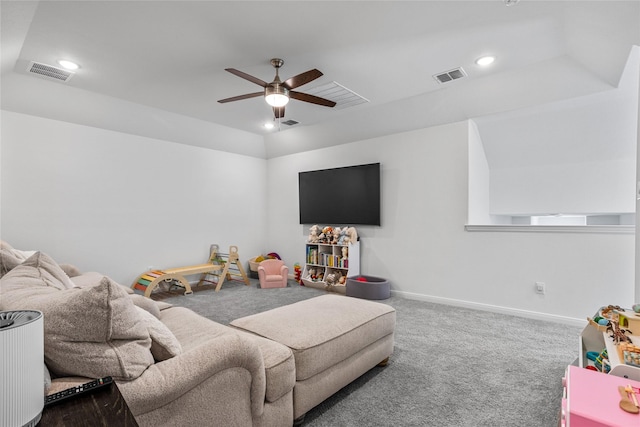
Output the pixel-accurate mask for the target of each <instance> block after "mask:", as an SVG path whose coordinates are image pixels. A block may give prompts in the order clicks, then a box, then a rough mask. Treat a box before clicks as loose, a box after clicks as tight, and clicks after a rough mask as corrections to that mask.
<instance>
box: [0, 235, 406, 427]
mask: <svg viewBox="0 0 640 427" xmlns="http://www.w3.org/2000/svg"><path fill="white" fill-rule="evenodd" d="M0 275H2V278H1V279H0V311H11V310H20V309H34V310H39V311H42V312H43V313H44V329H45V362H46V366H47V367H48V370H49V371H50V372H51V377H52V378H53V379H52V380H51V386H50V388H49V393H53V392H55V391H59V390H62V389H65V388H68V387H71V386H73V385H76V384H78V383H83V382H86V381H88V380H89V379H90V378H97V377H104V376H112V377H113V378H114V379H115V381H116V383H117V385H118V388H119V389H120V391H121V393H122V395H123V396H124V398H125V400H126V402H127V404H128V405H129V407H130V409H131V411H132V413H133V415H134V416H135V418H136V420H137V422H138V423H139V424H140V425H141V426H147V425H148V426H159V425H162V426H185V425H224V426H265V427H271V426H291V425H292V424H293V423H294V415H295V418H302V417H303V416H304V412H306V411H307V410H309V409H310V408H312V407H313V406H315V405H317V404H318V403H320V402H321V401H322V400H324V399H325V398H326V397H327V396H328V395H331V394H333V393H335V392H336V391H338V390H339V389H340V388H341V387H343V386H344V385H346V384H347V383H348V382H350V381H352V380H353V379H355V377H357V376H359V375H361V374H362V373H364V372H366V371H367V370H369V369H371V368H372V367H373V366H375V365H376V364H377V363H378V362H380V361H382V360H383V359H384V358H385V357H388V356H389V355H390V354H391V352H392V350H393V325H395V311H394V310H393V309H392V308H390V307H388V306H385V307H388V308H383V309H382V310H381V308H380V307H379V306H382V305H381V304H378V303H370V304H375V305H376V306H377V307H375V310H374V312H372V316H371V317H372V319H373V318H377V317H379V316H383V317H385V318H386V321H385V322H386V326H384V328H383V329H384V333H382V334H381V333H380V332H375V333H373V335H372V340H374V341H376V343H373V345H371V346H370V344H372V343H361V342H358V339H356V338H357V337H358V336H359V335H362V334H359V333H358V332H357V331H356V332H352V336H353V337H354V340H355V343H354V345H352V346H351V347H353V350H352V351H348V352H346V353H345V352H344V351H343V353H344V354H342V356H340V357H338V358H336V357H333V358H330V359H326V358H325V357H323V356H322V354H315V355H314V357H312V358H309V357H307V358H306V359H305V358H302V357H299V361H298V362H299V363H305V364H307V366H306V367H305V368H302V367H301V366H300V365H299V363H298V365H297V361H296V359H295V354H298V353H299V352H300V349H296V348H293V349H292V348H290V346H294V347H295V345H297V343H299V342H304V343H305V344H306V345H308V346H310V347H314V348H315V347H318V343H317V342H316V343H314V342H311V341H309V340H304V339H302V340H298V341H295V340H294V341H293V342H289V343H286V342H285V343H280V342H277V340H276V339H272V338H273V337H271V338H270V337H269V334H268V333H262V331H260V330H257V331H256V330H254V329H256V328H253V327H252V324H253V323H255V320H257V319H254V318H245V319H247V320H246V321H243V319H239V321H237V324H236V325H235V327H230V326H225V325H221V324H218V323H216V322H213V321H211V320H208V319H206V318H204V317H202V316H199V315H198V314H196V313H194V312H193V311H191V310H189V309H186V308H183V307H173V306H170V305H169V304H166V303H162V302H155V301H153V300H151V299H149V298H145V297H143V296H141V295H137V294H132V293H131V292H132V291H131V290H130V289H128V288H126V287H124V286H121V285H119V284H116V283H115V282H113V281H112V280H111V279H109V278H108V277H105V276H103V275H101V274H98V273H85V274H80V273H79V271H77V269H75V268H74V267H73V266H70V265H58V264H57V263H56V262H55V261H54V260H53V259H51V258H50V257H48V256H47V255H46V254H43V253H40V252H36V253H25V252H22V251H17V250H15V249H13V248H12V247H11V246H10V245H8V244H7V243H0ZM335 297H337V298H348V297H343V296H335ZM317 298H320V299H322V298H323V297H317ZM354 302H355V301H354ZM305 303H306V304H310V303H309V302H305ZM366 303H369V302H368V301H359V302H357V303H356V305H357V304H360V305H361V308H360V311H362V304H366ZM325 304H326V303H325ZM320 305H322V304H320ZM307 308H308V306H307ZM299 310H300V309H299V308H298V311H296V310H295V309H287V308H286V307H281V308H280V309H277V310H276V311H275V312H273V313H270V312H265V313H264V314H263V316H264V317H262V318H263V319H264V318H267V319H268V318H269V317H271V316H276V317H277V316H281V315H282V313H285V314H286V313H287V312H291V313H292V314H293V315H294V316H297V313H298V312H299ZM306 311H309V310H308V309H307V310H306ZM365 311H366V310H365ZM372 321H373V323H371V322H369V320H367V319H366V318H365V317H362V316H360V319H359V320H357V322H360V323H353V324H354V329H355V328H363V329H360V331H365V332H366V328H367V327H368V328H369V329H371V331H373V330H374V329H375V330H378V329H379V328H378V326H379V325H380V321H376V320H375V319H373V320H372ZM376 322H377V323H376ZM385 322H383V323H385ZM315 323H316V324H317V325H318V327H321V326H322V325H321V323H319V322H315ZM346 324H347V323H342V324H340V328H341V329H344V325H346ZM367 325H368V326H367ZM289 327H291V326H289ZM257 329H260V328H257ZM296 329H298V332H297V334H293V335H294V336H298V337H303V336H305V333H304V332H300V327H299V326H297V327H296ZM371 331H369V332H371ZM369 332H367V334H369ZM376 334H377V335H376ZM285 335H286V334H285ZM314 335H317V334H314ZM325 335H326V333H325ZM335 335H336V337H335V338H339V337H338V335H343V334H342V333H336V334H335ZM374 335H375V336H374ZM378 335H380V336H378ZM325 338H326V337H325ZM344 340H345V338H342V341H337V343H338V345H337V346H336V345H335V343H334V344H327V346H326V347H325V348H326V349H332V348H334V349H335V348H341V347H345V344H344ZM305 341H306V342H305ZM325 341H332V337H329V338H328V339H326V340H325ZM360 341H361V339H360ZM285 344H287V345H285ZM346 347H349V345H346ZM369 347H371V349H372V350H367V348H369ZM314 360H315V362H313V361H314ZM309 363H312V364H313V363H315V364H316V365H317V366H316V367H315V368H313V367H311V368H310V367H309V366H308V364H309ZM328 363H330V364H331V365H332V366H331V367H329V366H327V364H328ZM328 368H331V369H328ZM297 369H298V371H299V372H304V371H307V372H311V371H312V372H314V373H316V374H321V375H316V376H315V378H316V379H320V382H319V383H314V382H313V381H309V382H307V386H306V388H305V384H304V383H303V384H302V387H301V388H300V387H299V388H300V390H299V392H298V400H299V402H300V403H299V404H298V405H297V406H295V407H294V401H295V400H296V397H295V396H294V388H295V387H296V384H300V383H301V378H299V376H298V378H297V377H296V370H297ZM325 371H326V372H325ZM344 371H349V372H350V373H351V375H352V377H345V376H344ZM333 372H335V373H333ZM354 375H355V376H354ZM309 385H313V387H309ZM316 388H317V390H318V391H319V393H316V391H315V389H316Z"/></svg>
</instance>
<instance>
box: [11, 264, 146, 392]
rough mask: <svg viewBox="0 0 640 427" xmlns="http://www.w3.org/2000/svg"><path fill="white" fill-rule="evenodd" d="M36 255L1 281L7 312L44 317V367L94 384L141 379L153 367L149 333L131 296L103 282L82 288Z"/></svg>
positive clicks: (104, 278)
mask: <svg viewBox="0 0 640 427" xmlns="http://www.w3.org/2000/svg"><path fill="white" fill-rule="evenodd" d="M56 267H57V265H56V264H55V262H54V261H53V260H51V259H50V258H49V257H47V256H46V255H44V254H36V255H34V256H33V257H31V258H29V259H28V260H27V261H25V262H24V263H23V264H22V265H19V266H17V267H15V268H14V269H13V270H11V271H10V272H9V273H7V274H6V275H5V276H4V277H3V278H2V279H0V301H2V303H1V304H2V309H3V310H20V309H32V310H39V311H42V312H43V314H44V336H45V343H44V347H45V362H46V363H47V366H49V368H50V369H51V371H52V372H53V373H55V374H56V375H58V376H61V375H78V376H84V377H90V378H98V377H104V376H112V377H113V378H114V379H118V380H131V379H134V378H137V377H138V376H139V375H140V374H141V373H142V372H143V371H144V370H145V369H146V368H147V367H148V366H149V365H151V364H153V357H152V355H151V351H150V347H151V338H150V337H149V333H148V331H147V327H146V326H145V325H144V324H143V323H142V321H141V317H140V315H139V313H138V311H137V309H136V308H135V306H134V305H133V302H132V301H131V299H130V298H129V295H128V294H127V292H126V290H125V289H124V288H123V287H122V286H120V285H118V284H116V283H115V282H113V281H111V280H110V279H109V278H107V277H103V278H102V279H101V280H100V281H99V282H97V283H95V284H94V286H90V287H86V288H78V287H75V286H74V285H73V283H72V282H71V281H70V280H69V279H68V277H67V278H66V281H65V280H64V278H65V277H66V275H65V274H64V272H62V270H60V269H59V267H58V269H56Z"/></svg>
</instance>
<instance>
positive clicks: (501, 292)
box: [267, 122, 634, 321]
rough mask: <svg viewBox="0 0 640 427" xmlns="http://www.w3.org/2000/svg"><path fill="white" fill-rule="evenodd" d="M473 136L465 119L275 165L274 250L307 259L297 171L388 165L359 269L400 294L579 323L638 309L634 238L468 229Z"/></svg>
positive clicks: (364, 232)
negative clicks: (542, 287) (538, 287)
mask: <svg viewBox="0 0 640 427" xmlns="http://www.w3.org/2000/svg"><path fill="white" fill-rule="evenodd" d="M471 134H473V133H471ZM469 135H470V129H469V124H468V122H459V123H454V124H451V125H445V126H438V127H432V128H427V129H422V130H418V131H412V132H407V133H401V134H396V135H392V136H385V137H380V138H375V139H370V140H366V141H358V142H354V143H351V144H347V145H342V146H338V147H330V148H326V149H322V150H316V151H311V152H307V153H299V154H294V155H289V156H283V157H279V158H274V159H270V160H268V183H269V187H270V188H271V189H276V190H272V191H270V199H271V200H270V203H269V205H268V207H267V211H268V222H269V225H270V226H269V236H268V244H269V248H270V249H271V250H275V251H276V252H278V253H280V254H281V255H282V256H283V258H284V259H285V260H286V261H287V262H288V263H289V264H290V265H292V264H293V263H294V262H300V263H302V262H303V261H304V244H305V239H306V236H307V233H308V230H307V226H302V225H300V224H298V206H297V200H298V196H297V191H298V189H297V174H298V172H299V171H304V170H314V169H323V168H327V167H333V166H346V165H353V164H363V163H371V162H380V163H381V168H382V170H381V174H382V206H383V208H382V226H381V227H370V226H367V227H358V231H359V234H360V236H361V252H362V256H361V260H362V263H361V266H362V272H363V273H366V274H370V275H374V276H381V277H386V278H388V279H389V280H390V281H391V282H392V289H393V290H394V291H395V292H397V293H399V294H402V295H405V296H409V297H412V298H418V299H426V300H432V301H437V302H448V303H454V304H461V305H470V306H474V307H478V308H490V309H493V310H500V311H505V312H513V313H517V314H524V315H530V316H534V317H548V316H556V317H557V318H558V319H566V318H570V319H573V320H575V321H583V320H584V318H585V317H586V316H590V315H592V314H593V312H595V310H597V308H598V307H600V306H601V305H602V304H620V305H625V306H626V305H629V304H630V303H632V302H633V280H634V276H633V275H634V236H633V235H630V234H560V233H515V232H509V233H505V232H467V231H465V229H464V225H465V223H466V221H467V214H468V162H469ZM322 201H323V202H325V203H330V202H331V194H327V195H326V197H324V198H323V200H322ZM337 225H341V224H337ZM536 281H543V282H545V283H546V285H547V293H546V295H544V296H541V295H537V294H535V293H534V282H536ZM576 319H579V320H576Z"/></svg>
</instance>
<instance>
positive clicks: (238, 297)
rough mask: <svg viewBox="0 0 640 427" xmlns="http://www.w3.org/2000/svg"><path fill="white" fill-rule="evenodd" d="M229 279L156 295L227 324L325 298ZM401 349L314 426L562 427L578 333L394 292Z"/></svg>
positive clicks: (318, 411)
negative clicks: (187, 292)
mask: <svg viewBox="0 0 640 427" xmlns="http://www.w3.org/2000/svg"><path fill="white" fill-rule="evenodd" d="M251 283H252V285H251V286H245V285H244V284H243V283H239V282H229V283H225V284H224V285H223V287H222V289H221V290H220V292H217V293H216V292H214V291H213V290H211V289H209V290H201V291H196V292H195V293H194V294H193V295H191V296H183V295H181V294H180V293H174V294H173V295H158V297H159V298H158V299H163V300H164V301H166V302H168V303H171V304H174V305H180V306H184V307H188V308H191V309H192V310H194V311H196V312H197V313H199V314H201V315H203V316H205V317H207V318H209V319H211V320H214V321H216V322H219V323H223V324H227V323H229V322H230V321H231V320H233V319H237V318H239V317H243V316H246V315H249V314H253V313H258V312H261V311H264V310H267V309H271V308H275V307H278V306H281V305H285V304H291V303H294V302H296V301H300V300H303V299H307V298H311V297H314V296H318V295H322V294H324V291H321V290H317V289H311V288H306V287H303V286H299V285H297V284H295V283H294V282H290V284H289V286H288V287H287V288H279V289H259V286H258V285H257V280H253V279H252V280H251ZM381 302H384V303H387V304H389V305H391V306H393V307H395V308H396V311H397V325H396V334H395V349H394V353H393V355H392V357H391V359H390V363H389V365H388V366H387V367H385V368H379V367H376V368H373V369H372V370H371V371H369V372H368V373H366V374H364V375H363V376H362V377H360V378H359V379H358V380H356V381H354V382H353V383H352V384H350V385H348V386H347V387H345V388H344V389H342V390H340V391H339V392H338V393H336V394H335V395H334V396H332V397H331V398H329V399H327V400H326V401H325V402H323V403H322V404H320V405H319V406H317V407H316V408H314V409H313V410H311V411H310V412H309V413H308V414H307V417H306V420H305V423H304V425H305V426H308V427H321V426H327V427H329V426H330V427H337V426H340V427H347V426H438V427H445V426H451V427H453V426H455V427H458V426H469V427H472V426H473V427H479V426H491V427H501V426H504V427H513V426H522V427H536V426H541V427H555V426H557V425H558V413H559V408H560V399H561V395H562V384H561V379H562V376H563V373H564V370H565V368H566V366H567V365H568V364H569V363H571V362H572V361H573V360H575V359H576V357H577V355H578V339H577V336H578V335H579V334H580V329H579V328H577V327H570V326H566V325H561V324H556V323H551V322H544V321H536V320H531V319H525V318H520V317H514V316H506V315H501V314H495V313H490V312H485V311H477V310H470V309H464V308H457V307H451V306H447V305H439V304H432V303H427V302H421V301H415V300H408V299H404V298H398V297H391V298H390V299H387V300H384V301H381Z"/></svg>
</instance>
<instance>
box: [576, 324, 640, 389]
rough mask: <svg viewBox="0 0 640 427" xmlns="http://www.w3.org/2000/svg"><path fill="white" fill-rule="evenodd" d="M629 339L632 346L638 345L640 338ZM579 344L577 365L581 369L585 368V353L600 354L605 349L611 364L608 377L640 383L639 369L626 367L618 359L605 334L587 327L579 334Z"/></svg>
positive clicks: (613, 345) (616, 350)
mask: <svg viewBox="0 0 640 427" xmlns="http://www.w3.org/2000/svg"><path fill="white" fill-rule="evenodd" d="M629 338H630V339H631V341H632V342H633V344H635V345H639V344H638V343H640V336H637V335H629ZM579 344H580V358H579V359H578V365H579V366H580V367H581V368H584V367H586V366H587V364H588V362H587V351H597V352H601V351H602V350H604V349H605V348H606V349H607V354H608V356H609V363H611V371H609V375H615V376H617V377H624V378H629V379H632V380H634V381H640V368H638V367H635V366H631V365H627V364H625V363H623V362H622V361H621V360H620V357H619V356H618V349H617V348H616V346H615V344H614V343H613V339H611V338H610V337H609V334H608V333H607V332H603V331H600V330H598V329H597V328H595V327H594V326H591V325H587V326H585V328H584V329H583V330H582V333H581V334H580V343H579Z"/></svg>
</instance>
